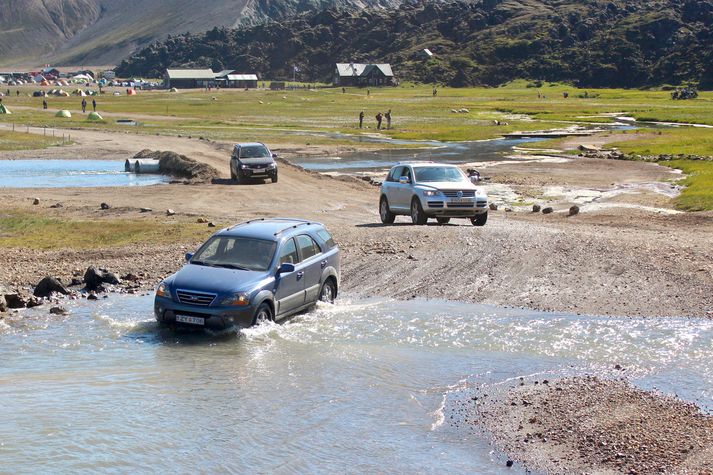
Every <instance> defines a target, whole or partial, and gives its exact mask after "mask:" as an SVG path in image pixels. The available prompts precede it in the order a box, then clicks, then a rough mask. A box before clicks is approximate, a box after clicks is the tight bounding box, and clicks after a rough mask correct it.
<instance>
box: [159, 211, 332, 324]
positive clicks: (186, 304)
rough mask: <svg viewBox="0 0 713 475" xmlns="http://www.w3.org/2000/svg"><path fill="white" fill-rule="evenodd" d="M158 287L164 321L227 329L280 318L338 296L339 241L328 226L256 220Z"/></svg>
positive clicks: (221, 234) (218, 240) (214, 239)
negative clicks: (337, 241)
mask: <svg viewBox="0 0 713 475" xmlns="http://www.w3.org/2000/svg"><path fill="white" fill-rule="evenodd" d="M186 260H187V261H188V262H187V264H186V265H185V266H184V267H183V268H182V269H181V270H179V271H178V272H176V273H175V274H173V275H171V276H169V277H167V278H166V279H164V280H163V281H162V282H161V283H160V284H159V286H158V288H157V289H156V297H155V300H154V313H155V315H156V320H157V321H158V322H159V323H160V324H164V325H177V326H188V327H193V328H209V329H212V330H221V329H225V328H228V327H231V326H236V327H249V326H251V325H254V324H256V323H259V322H261V321H267V320H273V321H276V320H280V319H283V318H285V317H288V316H290V315H293V314H295V313H298V312H301V311H303V310H305V309H308V308H309V307H311V306H313V305H315V304H316V303H317V301H324V302H334V299H335V298H336V296H337V292H338V290H339V247H338V246H337V245H336V244H335V242H334V240H333V239H332V236H331V234H330V233H329V231H327V229H326V228H325V227H324V225H322V224H320V223H315V222H311V221H304V220H301V219H291V218H269V219H256V220H252V221H247V222H244V223H241V224H236V225H235V226H231V227H229V228H225V229H222V230H220V231H218V232H217V233H215V234H214V235H213V236H211V237H210V238H209V239H208V241H206V242H205V243H204V244H203V245H202V246H201V247H200V248H199V249H198V250H197V251H196V252H195V254H190V253H189V254H186Z"/></svg>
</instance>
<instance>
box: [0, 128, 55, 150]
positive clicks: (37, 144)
mask: <svg viewBox="0 0 713 475" xmlns="http://www.w3.org/2000/svg"><path fill="white" fill-rule="evenodd" d="M65 143H66V142H65ZM58 145H62V138H55V137H44V136H42V135H37V134H27V133H23V132H11V131H4V130H0V152H3V151H7V150H37V149H40V148H47V147H54V146H58Z"/></svg>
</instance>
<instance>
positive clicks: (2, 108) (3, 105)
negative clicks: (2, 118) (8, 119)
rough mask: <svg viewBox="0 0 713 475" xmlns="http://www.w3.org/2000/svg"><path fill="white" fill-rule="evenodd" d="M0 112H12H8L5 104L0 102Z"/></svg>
mask: <svg viewBox="0 0 713 475" xmlns="http://www.w3.org/2000/svg"><path fill="white" fill-rule="evenodd" d="M0 114H12V112H10V109H8V108H7V107H5V104H0Z"/></svg>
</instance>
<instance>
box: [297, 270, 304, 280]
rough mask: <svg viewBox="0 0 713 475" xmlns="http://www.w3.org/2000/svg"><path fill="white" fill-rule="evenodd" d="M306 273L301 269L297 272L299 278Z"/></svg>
mask: <svg viewBox="0 0 713 475" xmlns="http://www.w3.org/2000/svg"><path fill="white" fill-rule="evenodd" d="M304 275H305V273H304V272H302V271H299V272H298V273H297V280H300V279H301V278H302V277H304Z"/></svg>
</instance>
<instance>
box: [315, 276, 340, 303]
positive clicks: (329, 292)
mask: <svg viewBox="0 0 713 475" xmlns="http://www.w3.org/2000/svg"><path fill="white" fill-rule="evenodd" d="M335 298H337V287H336V286H335V284H334V280H332V279H327V280H326V281H324V284H322V288H321V289H320V290H319V301H320V302H325V303H334V299H335Z"/></svg>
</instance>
